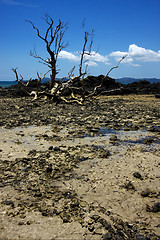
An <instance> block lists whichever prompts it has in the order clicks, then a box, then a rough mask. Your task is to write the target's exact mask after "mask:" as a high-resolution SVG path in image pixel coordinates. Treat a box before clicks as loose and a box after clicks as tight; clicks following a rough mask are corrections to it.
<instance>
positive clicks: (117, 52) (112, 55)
mask: <svg viewBox="0 0 160 240" xmlns="http://www.w3.org/2000/svg"><path fill="white" fill-rule="evenodd" d="M126 54H128V52H120V51H116V52H112V53H110V54H109V56H111V57H118V58H122V57H123V56H125V55H126Z"/></svg>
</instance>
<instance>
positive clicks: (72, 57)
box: [59, 50, 80, 62]
mask: <svg viewBox="0 0 160 240" xmlns="http://www.w3.org/2000/svg"><path fill="white" fill-rule="evenodd" d="M59 57H60V58H63V59H68V60H71V61H76V62H77V61H79V60H80V56H79V55H75V54H73V53H71V52H67V51H63V50H62V51H61V52H60V54H59Z"/></svg>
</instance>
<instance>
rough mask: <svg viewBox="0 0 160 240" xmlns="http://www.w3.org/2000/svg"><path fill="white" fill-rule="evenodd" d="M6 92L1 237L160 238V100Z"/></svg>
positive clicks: (1, 116)
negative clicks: (67, 98) (46, 97)
mask: <svg viewBox="0 0 160 240" xmlns="http://www.w3.org/2000/svg"><path fill="white" fill-rule="evenodd" d="M155 94H156V92H154V94H150V95H135V94H130V95H121V96H120V95H116V96H115V95H114V96H100V97H98V98H93V99H91V100H87V101H85V102H84V104H83V105H82V106H78V105H77V104H76V103H72V104H65V103H59V104H58V105H56V104H55V103H52V102H50V101H43V100H42V99H41V100H38V101H34V102H33V101H32V98H31V97H27V96H22V97H16V96H15V97H14V98H13V97H12V98H11V97H7V96H9V95H5V97H4V96H3V97H2V94H1V98H0V111H1V113H0V126H1V128H0V146H1V147H0V156H1V162H0V165H1V167H0V168H1V178H0V188H1V202H0V218H1V226H0V239H6V240H11V239H12V240H13V239H14V240H16V239H23V240H24V239H25V240H26V239H31V240H37V239H41V240H46V239H47V240H51V239H52V240H53V239H56V240H58V239H69V240H70V239H74V240H75V239H77V240H79V239H84V240H89V239H95V240H100V239H103V240H106V239H117V240H118V239H135V240H136V239H137V240H149V239H151V240H152V239H153V240H154V239H156V240H157V239H160V224H159V218H160V199H159V197H160V188H159V180H160V174H159V166H160V121H159V119H160V110H159V106H160V100H159V98H156V97H155Z"/></svg>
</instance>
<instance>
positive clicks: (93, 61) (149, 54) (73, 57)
mask: <svg viewBox="0 0 160 240" xmlns="http://www.w3.org/2000/svg"><path fill="white" fill-rule="evenodd" d="M126 54H128V55H127V57H125V59H124V60H123V61H122V64H128V65H131V66H135V67H138V66H140V63H141V62H156V61H157V62H158V61H160V50H159V51H158V52H155V51H153V50H150V49H145V48H143V47H138V46H137V45H136V44H131V45H129V48H128V52H121V51H115V52H112V53H110V54H108V55H101V54H100V53H97V52H94V51H92V52H91V54H90V55H89V54H86V55H84V64H85V65H88V66H94V67H95V66H98V63H104V64H107V65H108V64H110V61H111V60H112V58H114V59H115V61H116V62H119V61H120V59H121V58H122V57H123V56H125V55H126ZM59 57H60V58H62V59H68V60H70V61H74V62H79V61H80V54H78V52H77V53H71V52H67V51H61V52H60V54H59Z"/></svg>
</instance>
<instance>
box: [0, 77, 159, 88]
mask: <svg viewBox="0 0 160 240" xmlns="http://www.w3.org/2000/svg"><path fill="white" fill-rule="evenodd" d="M49 80H50V79H49V78H46V79H44V80H43V81H42V83H44V82H48V81H49ZM57 80H60V78H59V79H57ZM115 80H116V82H120V83H122V84H130V83H133V82H139V81H148V82H149V83H150V84H153V83H158V82H160V79H158V78H130V77H124V78H117V79H115ZM26 81H27V80H26ZM16 84H17V81H8V80H6V81H0V87H4V88H7V87H10V86H12V85H16Z"/></svg>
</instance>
